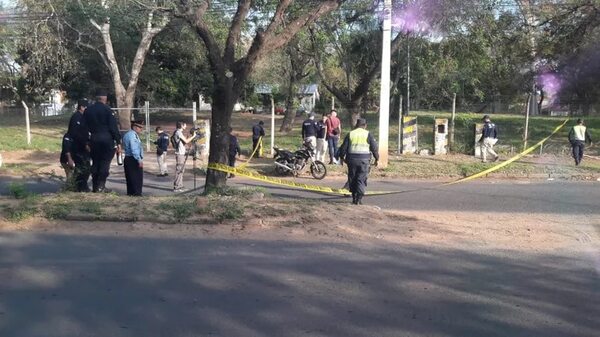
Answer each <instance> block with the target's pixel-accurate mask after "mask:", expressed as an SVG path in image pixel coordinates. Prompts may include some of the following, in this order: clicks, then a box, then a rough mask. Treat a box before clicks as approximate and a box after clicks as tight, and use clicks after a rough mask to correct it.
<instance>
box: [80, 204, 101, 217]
mask: <svg viewBox="0 0 600 337" xmlns="http://www.w3.org/2000/svg"><path fill="white" fill-rule="evenodd" d="M78 209H79V211H80V212H82V213H89V214H94V215H102V213H103V211H102V205H101V204H100V203H99V202H97V201H82V202H81V203H79V206H78Z"/></svg>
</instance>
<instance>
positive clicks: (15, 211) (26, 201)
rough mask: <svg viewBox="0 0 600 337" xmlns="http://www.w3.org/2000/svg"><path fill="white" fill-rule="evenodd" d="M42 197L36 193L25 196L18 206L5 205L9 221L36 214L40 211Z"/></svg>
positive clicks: (23, 218)
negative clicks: (39, 205) (39, 204)
mask: <svg viewBox="0 0 600 337" xmlns="http://www.w3.org/2000/svg"><path fill="white" fill-rule="evenodd" d="M39 200H40V197H39V196H38V195H35V194H30V195H29V196H27V197H25V198H23V200H22V201H21V202H20V203H19V204H18V205H16V206H5V207H4V210H3V211H4V214H5V215H6V218H7V219H8V220H9V221H12V222H20V221H23V220H26V219H28V218H31V217H33V216H35V215H36V214H37V213H38V203H39Z"/></svg>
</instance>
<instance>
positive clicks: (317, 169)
mask: <svg viewBox="0 0 600 337" xmlns="http://www.w3.org/2000/svg"><path fill="white" fill-rule="evenodd" d="M310 174H312V176H313V178H315V179H317V180H321V179H323V178H325V176H326V175H327V167H326V166H325V164H323V163H322V162H320V161H318V160H315V161H314V162H312V163H311V165H310Z"/></svg>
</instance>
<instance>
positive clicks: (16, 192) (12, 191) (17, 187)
mask: <svg viewBox="0 0 600 337" xmlns="http://www.w3.org/2000/svg"><path fill="white" fill-rule="evenodd" d="M8 193H9V195H10V196H12V197H13V198H15V199H25V198H27V197H29V196H31V195H32V193H31V192H29V191H28V190H27V187H25V184H23V183H16V182H12V183H10V184H9V185H8Z"/></svg>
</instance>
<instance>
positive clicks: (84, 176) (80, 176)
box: [73, 152, 91, 192]
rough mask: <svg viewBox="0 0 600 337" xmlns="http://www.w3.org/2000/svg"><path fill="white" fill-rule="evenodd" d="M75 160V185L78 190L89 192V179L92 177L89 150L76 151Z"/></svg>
mask: <svg viewBox="0 0 600 337" xmlns="http://www.w3.org/2000/svg"><path fill="white" fill-rule="evenodd" d="M73 161H74V162H75V173H74V178H75V187H76V188H77V192H89V191H90V187H89V186H88V180H89V179H90V169H91V167H90V155H89V153H87V152H82V153H77V152H76V153H74V154H73Z"/></svg>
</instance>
